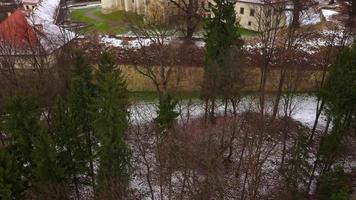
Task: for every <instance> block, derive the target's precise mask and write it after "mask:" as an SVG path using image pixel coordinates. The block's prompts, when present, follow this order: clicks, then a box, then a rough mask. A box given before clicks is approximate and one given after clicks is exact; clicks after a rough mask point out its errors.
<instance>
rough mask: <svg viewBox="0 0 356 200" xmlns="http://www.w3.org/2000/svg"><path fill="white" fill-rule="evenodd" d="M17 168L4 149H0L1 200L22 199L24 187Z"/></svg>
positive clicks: (12, 158)
mask: <svg viewBox="0 0 356 200" xmlns="http://www.w3.org/2000/svg"><path fill="white" fill-rule="evenodd" d="M21 179H22V178H21V173H20V170H19V166H18V164H17V162H16V159H15V157H13V156H12V155H11V154H10V153H9V152H7V150H6V148H5V147H1V148H0V197H1V199H3V200H12V199H22V198H23V192H24V190H25V187H24V185H23V181H22V180H21Z"/></svg>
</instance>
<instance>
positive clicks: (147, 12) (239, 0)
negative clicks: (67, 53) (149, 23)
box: [101, 0, 287, 31]
mask: <svg viewBox="0 0 356 200" xmlns="http://www.w3.org/2000/svg"><path fill="white" fill-rule="evenodd" d="M209 1H211V0H202V2H200V4H201V6H204V7H205V10H209V8H208V5H209ZM235 2H236V3H235V11H236V15H237V18H238V20H239V22H240V25H241V27H243V28H245V29H249V30H253V31H260V30H261V29H263V28H261V23H262V21H263V23H267V22H266V21H270V22H268V23H275V21H276V19H277V20H278V23H279V24H280V25H279V26H282V25H283V24H285V20H286V17H285V15H284V14H283V13H281V12H284V10H285V6H286V2H287V1H285V0H275V1H269V3H266V1H264V0H236V1H235ZM101 3H102V12H103V13H104V14H105V13H110V12H113V11H116V10H121V11H125V12H134V13H137V14H140V15H144V16H145V20H149V19H150V18H152V15H154V13H155V12H154V11H155V8H160V9H161V10H162V11H163V12H164V13H163V16H166V14H167V15H172V14H177V10H174V5H172V4H171V3H170V2H169V1H168V0H101ZM167 11H168V12H167ZM204 16H210V13H209V12H208V11H206V13H205V14H204ZM163 18H166V17H163ZM264 25H266V24H264Z"/></svg>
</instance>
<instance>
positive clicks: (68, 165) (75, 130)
mask: <svg viewBox="0 0 356 200" xmlns="http://www.w3.org/2000/svg"><path fill="white" fill-rule="evenodd" d="M92 82H93V78H92V74H91V69H90V66H89V65H88V64H87V63H86V61H85V59H84V57H83V55H82V54H81V53H80V52H77V53H76V56H75V60H74V63H73V73H72V78H71V85H70V91H69V93H68V95H67V97H65V98H64V99H58V102H57V105H56V107H55V112H54V114H53V117H52V118H53V123H52V124H53V129H54V132H55V136H56V140H55V143H56V145H57V149H58V151H59V155H58V158H59V162H60V164H61V165H62V167H63V169H64V176H65V178H66V180H67V182H69V183H72V184H73V185H74V188H75V192H76V196H77V198H79V196H80V194H79V188H80V186H81V185H88V184H89V183H88V181H90V185H92V187H93V188H94V187H95V181H94V159H95V158H94V153H95V147H96V146H97V145H96V143H97V142H96V139H95V137H94V136H93V128H92V108H91V105H92V101H93V97H94V95H95V87H94V85H93V83H92ZM85 175H87V176H85ZM88 178H90V180H88Z"/></svg>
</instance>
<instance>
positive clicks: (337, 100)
mask: <svg viewBox="0 0 356 200" xmlns="http://www.w3.org/2000/svg"><path fill="white" fill-rule="evenodd" d="M320 95H321V97H322V98H323V100H324V101H325V103H326V105H327V114H328V115H329V116H330V117H331V119H332V123H333V127H332V131H331V133H330V134H328V135H326V136H324V137H323V138H322V140H321V144H320V149H319V155H320V165H321V166H322V173H323V172H324V171H327V170H329V169H330V167H331V165H332V164H333V162H334V160H335V157H336V156H337V155H338V153H340V152H342V149H343V145H342V141H343V138H344V136H345V135H346V134H348V133H352V132H353V131H352V129H354V130H355V128H356V127H355V124H356V45H355V44H354V45H353V47H352V48H349V49H346V50H344V51H343V52H342V53H340V54H339V55H338V57H337V58H336V60H335V61H334V63H333V64H332V65H331V69H330V74H329V76H328V78H327V80H326V84H325V86H324V88H323V89H322V90H321V92H320Z"/></svg>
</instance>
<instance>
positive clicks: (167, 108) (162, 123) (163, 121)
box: [155, 94, 179, 132]
mask: <svg viewBox="0 0 356 200" xmlns="http://www.w3.org/2000/svg"><path fill="white" fill-rule="evenodd" d="M177 103H178V102H177V101H175V100H173V99H172V97H171V96H170V95H169V94H168V95H165V96H162V97H160V99H159V104H158V110H157V117H156V118H155V121H156V123H157V124H158V127H159V129H160V131H161V132H162V131H164V130H167V129H169V128H171V127H172V125H173V122H174V120H175V119H176V118H177V117H178V115H179V113H178V112H176V111H174V109H175V107H176V106H177Z"/></svg>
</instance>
